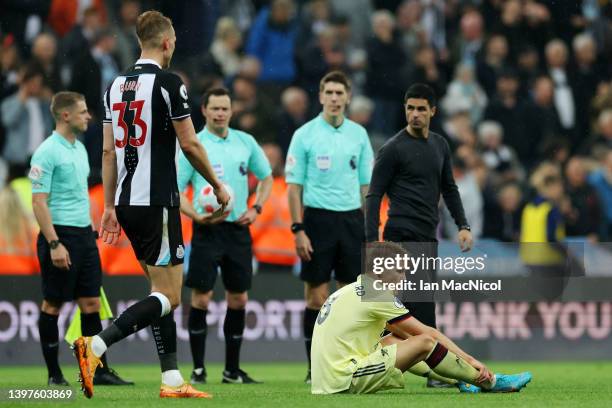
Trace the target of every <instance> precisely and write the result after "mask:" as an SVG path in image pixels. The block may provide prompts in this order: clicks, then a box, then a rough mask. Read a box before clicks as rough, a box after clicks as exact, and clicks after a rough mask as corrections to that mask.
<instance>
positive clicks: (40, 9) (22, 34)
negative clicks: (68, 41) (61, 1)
mask: <svg viewBox="0 0 612 408" xmlns="http://www.w3.org/2000/svg"><path fill="white" fill-rule="evenodd" d="M49 4H50V0H28V1H20V0H12V1H2V2H0V27H1V28H0V34H1V35H6V36H7V37H8V36H10V37H11V38H12V39H13V41H14V44H15V46H16V47H17V48H18V49H19V52H20V54H21V56H27V55H28V54H29V51H30V46H31V44H32V41H33V40H34V38H36V36H37V35H38V34H39V33H40V32H41V31H42V29H43V24H44V22H45V20H46V19H47V15H48V14H49Z"/></svg>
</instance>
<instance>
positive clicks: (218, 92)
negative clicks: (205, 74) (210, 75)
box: [202, 86, 231, 108]
mask: <svg viewBox="0 0 612 408" xmlns="http://www.w3.org/2000/svg"><path fill="white" fill-rule="evenodd" d="M224 95H227V96H229V97H230V99H231V95H230V92H229V91H228V90H227V88H223V87H221V86H218V87H214V88H210V89H209V90H207V91H206V92H204V95H202V107H204V108H205V107H207V106H208V101H209V100H210V97H211V96H224Z"/></svg>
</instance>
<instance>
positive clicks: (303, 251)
mask: <svg viewBox="0 0 612 408" xmlns="http://www.w3.org/2000/svg"><path fill="white" fill-rule="evenodd" d="M302 190H303V188H302V185H301V184H293V183H289V185H288V186H287V194H288V196H289V212H290V213H291V222H293V223H294V224H295V223H299V224H301V223H302V222H303V214H304V206H303V204H302ZM295 249H296V250H297V253H298V255H299V256H300V258H302V259H303V260H305V261H310V254H312V253H313V252H314V250H313V249H312V244H311V243H310V238H308V235H306V232H305V231H304V230H301V231H298V232H296V233H295Z"/></svg>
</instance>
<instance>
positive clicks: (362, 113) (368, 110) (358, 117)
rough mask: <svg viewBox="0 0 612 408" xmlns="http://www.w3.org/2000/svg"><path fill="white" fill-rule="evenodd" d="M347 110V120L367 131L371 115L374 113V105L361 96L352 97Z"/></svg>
mask: <svg viewBox="0 0 612 408" xmlns="http://www.w3.org/2000/svg"><path fill="white" fill-rule="evenodd" d="M348 108H349V114H348V116H349V119H351V120H352V121H353V122H357V123H359V124H360V125H361V126H363V127H364V128H366V130H369V127H370V123H371V121H372V114H373V113H374V103H373V102H372V100H371V99H370V98H368V97H365V96H363V95H358V96H354V97H353V98H352V100H351V103H350V105H349V106H348Z"/></svg>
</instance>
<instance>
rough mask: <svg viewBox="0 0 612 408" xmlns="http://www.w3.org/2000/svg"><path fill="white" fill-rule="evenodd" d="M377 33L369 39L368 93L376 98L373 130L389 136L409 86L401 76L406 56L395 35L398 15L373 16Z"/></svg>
mask: <svg viewBox="0 0 612 408" xmlns="http://www.w3.org/2000/svg"><path fill="white" fill-rule="evenodd" d="M372 31H373V32H374V36H373V37H372V38H371V39H370V40H369V41H368V43H367V47H366V52H367V54H368V68H367V73H366V75H367V82H366V94H367V95H368V97H370V98H372V100H373V101H374V117H373V118H372V130H373V131H376V132H380V133H382V134H384V135H385V136H387V137H390V136H392V135H393V134H394V133H395V132H397V131H398V129H399V127H400V123H402V122H401V118H402V110H401V107H402V97H403V93H404V91H405V89H406V85H407V84H405V83H404V82H403V78H402V75H401V72H402V68H403V66H404V64H405V63H406V56H405V55H404V51H403V49H402V47H401V45H400V42H399V39H398V37H397V35H395V18H394V17H393V14H391V12H389V11H387V10H379V11H376V12H374V14H373V15H372Z"/></svg>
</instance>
